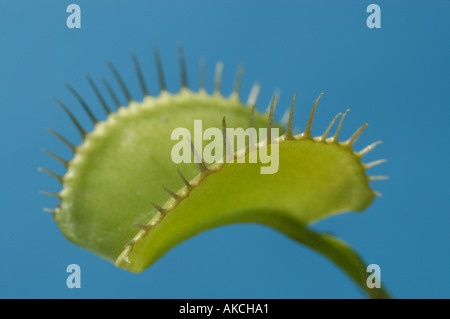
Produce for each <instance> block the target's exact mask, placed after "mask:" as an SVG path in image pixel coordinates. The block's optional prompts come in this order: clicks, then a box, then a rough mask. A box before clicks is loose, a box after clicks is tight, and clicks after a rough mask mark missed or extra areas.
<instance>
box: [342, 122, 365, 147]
mask: <svg viewBox="0 0 450 319" xmlns="http://www.w3.org/2000/svg"><path fill="white" fill-rule="evenodd" d="M368 125H369V124H367V123H365V124H363V125H361V127H360V128H359V129H357V130H356V132H355V133H353V135H352V136H351V137H350V138H349V139H348V140H347V141H345V142H344V144H345V145H347V146H350V147H353V144H355V142H356V140H357V139H358V138H359V137H360V136H361V134H362V133H363V132H364V130H365V129H366V127H367V126H368Z"/></svg>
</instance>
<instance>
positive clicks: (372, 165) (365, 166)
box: [363, 159, 386, 169]
mask: <svg viewBox="0 0 450 319" xmlns="http://www.w3.org/2000/svg"><path fill="white" fill-rule="evenodd" d="M385 162H386V159H379V160H376V161H373V162H370V163H367V164H363V167H364V168H365V169H369V168H372V167H374V166H376V165H379V164H382V163H385Z"/></svg>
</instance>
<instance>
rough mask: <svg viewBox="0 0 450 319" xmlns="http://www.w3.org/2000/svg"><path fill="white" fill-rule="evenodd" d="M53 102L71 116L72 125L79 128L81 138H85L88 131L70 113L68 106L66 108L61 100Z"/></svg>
mask: <svg viewBox="0 0 450 319" xmlns="http://www.w3.org/2000/svg"><path fill="white" fill-rule="evenodd" d="M53 100H54V101H55V102H56V103H57V104H58V105H59V106H60V107H61V108H62V109H63V110H64V112H66V114H67V115H68V116H69V118H70V120H71V121H72V123H73V124H74V125H75V127H76V128H77V130H78V132H80V134H81V136H82V137H83V138H84V137H85V135H86V131H85V130H84V129H83V128H82V127H81V124H80V123H79V122H78V121H77V119H76V118H75V116H74V115H73V114H72V112H70V111H69V109H68V108H67V106H65V105H64V104H63V103H62V102H61V101H60V100H58V99H56V98H55V99H53Z"/></svg>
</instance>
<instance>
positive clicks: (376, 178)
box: [369, 176, 389, 182]
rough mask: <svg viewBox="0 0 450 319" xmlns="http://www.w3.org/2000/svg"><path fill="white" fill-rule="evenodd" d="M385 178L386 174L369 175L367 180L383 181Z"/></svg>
mask: <svg viewBox="0 0 450 319" xmlns="http://www.w3.org/2000/svg"><path fill="white" fill-rule="evenodd" d="M386 179H389V177H388V176H369V181H370V182H372V181H384V180H386Z"/></svg>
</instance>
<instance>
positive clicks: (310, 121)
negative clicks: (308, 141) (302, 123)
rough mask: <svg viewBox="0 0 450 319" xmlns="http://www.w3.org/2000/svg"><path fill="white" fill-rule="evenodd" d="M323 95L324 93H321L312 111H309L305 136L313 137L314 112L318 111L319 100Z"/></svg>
mask: <svg viewBox="0 0 450 319" xmlns="http://www.w3.org/2000/svg"><path fill="white" fill-rule="evenodd" d="M322 95H323V93H320V94H319V97H318V98H317V99H316V101H315V102H314V105H313V107H312V109H311V112H310V113H309V118H308V122H307V123H306V127H305V131H304V132H303V137H304V138H312V135H311V128H312V124H313V121H314V114H315V113H316V109H317V105H318V104H319V100H320V98H321V97H322Z"/></svg>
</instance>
